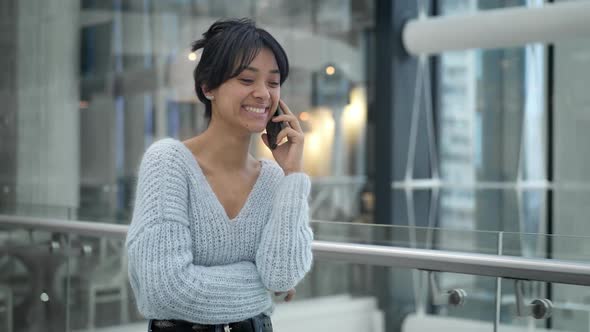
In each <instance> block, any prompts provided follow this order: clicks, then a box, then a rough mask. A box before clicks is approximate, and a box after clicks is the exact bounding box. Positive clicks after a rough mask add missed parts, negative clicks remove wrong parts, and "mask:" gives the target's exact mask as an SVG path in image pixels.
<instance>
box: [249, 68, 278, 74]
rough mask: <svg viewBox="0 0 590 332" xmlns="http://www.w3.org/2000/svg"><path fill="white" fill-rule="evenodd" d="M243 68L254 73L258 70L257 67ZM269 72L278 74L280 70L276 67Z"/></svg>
mask: <svg viewBox="0 0 590 332" xmlns="http://www.w3.org/2000/svg"><path fill="white" fill-rule="evenodd" d="M244 70H250V71H253V72H255V73H257V72H259V71H260V70H258V68H254V67H246V68H244ZM269 73H271V74H280V72H279V70H278V69H272V70H270V71H269Z"/></svg>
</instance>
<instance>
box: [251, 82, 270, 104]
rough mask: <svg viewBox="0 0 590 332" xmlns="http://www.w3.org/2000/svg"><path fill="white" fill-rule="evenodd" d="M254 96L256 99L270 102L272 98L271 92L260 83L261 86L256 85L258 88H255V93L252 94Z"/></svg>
mask: <svg viewBox="0 0 590 332" xmlns="http://www.w3.org/2000/svg"><path fill="white" fill-rule="evenodd" d="M252 95H253V96H254V98H256V99H261V100H268V99H269V98H270V91H268V88H267V87H266V84H264V83H259V84H256V86H255V87H254V91H253V92H252Z"/></svg>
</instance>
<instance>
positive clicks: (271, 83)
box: [268, 82, 279, 88]
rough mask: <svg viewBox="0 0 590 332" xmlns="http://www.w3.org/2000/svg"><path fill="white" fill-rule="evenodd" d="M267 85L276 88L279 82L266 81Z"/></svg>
mask: <svg viewBox="0 0 590 332" xmlns="http://www.w3.org/2000/svg"><path fill="white" fill-rule="evenodd" d="M268 85H270V86H271V87H273V88H276V87H278V86H279V82H268Z"/></svg>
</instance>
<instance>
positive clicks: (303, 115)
mask: <svg viewBox="0 0 590 332" xmlns="http://www.w3.org/2000/svg"><path fill="white" fill-rule="evenodd" d="M299 120H301V121H309V113H307V112H301V114H299Z"/></svg>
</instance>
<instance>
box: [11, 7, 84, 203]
mask: <svg viewBox="0 0 590 332" xmlns="http://www.w3.org/2000/svg"><path fill="white" fill-rule="evenodd" d="M16 3H17V4H18V11H17V12H18V27H17V37H16V38H17V42H16V44H17V62H16V66H17V70H16V72H17V73H16V77H17V95H18V96H17V107H18V111H17V112H18V113H17V119H18V120H17V126H18V134H17V145H18V147H17V150H18V151H17V194H16V199H17V203H19V204H32V205H44V206H65V207H76V206H78V201H79V127H78V126H79V114H78V112H79V91H78V80H77V75H78V74H77V73H78V57H79V52H78V50H79V42H78V39H79V28H78V17H79V11H80V8H79V6H80V2H79V1H75V0H67V1H66V0H64V1H35V0H21V1H18V2H16Z"/></svg>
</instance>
